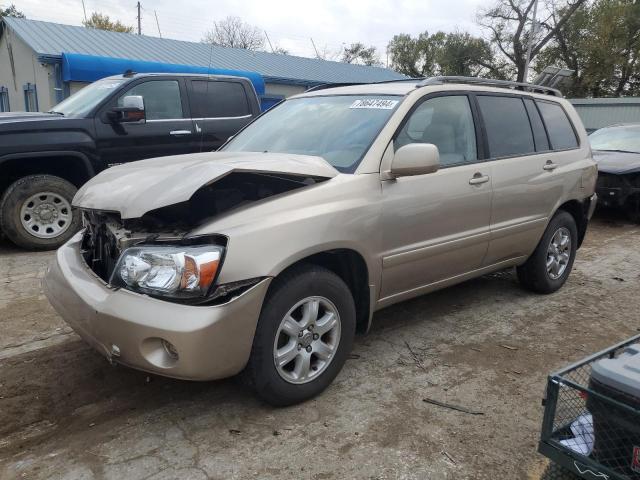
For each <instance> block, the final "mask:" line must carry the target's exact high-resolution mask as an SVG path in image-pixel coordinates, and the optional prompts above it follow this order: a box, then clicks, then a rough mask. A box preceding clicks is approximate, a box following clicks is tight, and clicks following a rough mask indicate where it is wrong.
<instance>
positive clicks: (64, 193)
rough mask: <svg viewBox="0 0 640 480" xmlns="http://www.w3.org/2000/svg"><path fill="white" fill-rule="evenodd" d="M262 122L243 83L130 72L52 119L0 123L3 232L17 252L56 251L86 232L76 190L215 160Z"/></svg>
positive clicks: (90, 90)
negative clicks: (133, 164) (186, 162)
mask: <svg viewBox="0 0 640 480" xmlns="http://www.w3.org/2000/svg"><path fill="white" fill-rule="evenodd" d="M259 113H260V103H259V100H258V97H257V95H256V92H255V89H254V88H253V85H252V83H251V82H250V81H249V80H248V79H246V78H242V77H227V76H211V75H180V74H134V73H130V72H129V73H126V74H124V75H118V76H113V77H108V78H104V79H102V80H99V81H97V82H95V83H92V84H91V85H89V86H87V87H85V88H83V89H82V90H80V91H79V92H77V93H75V94H74V95H72V96H70V97H69V98H67V99H66V100H64V101H63V102H61V103H59V104H58V105H56V106H55V107H54V109H53V110H51V111H50V112H47V113H3V114H0V229H1V230H2V233H4V235H5V236H6V237H7V238H8V239H9V240H11V241H12V242H13V243H15V244H16V245H18V246H21V247H24V248H28V249H34V250H35V249H40V250H42V249H51V248H56V247H58V246H60V245H61V244H63V243H64V242H65V241H66V240H67V239H69V238H70V237H71V236H72V235H73V234H74V232H76V231H77V230H78V228H79V227H80V224H81V219H80V216H79V215H78V214H77V213H76V212H74V211H73V210H72V208H71V200H72V198H73V196H74V194H75V192H76V190H77V188H78V187H80V186H81V185H82V184H83V183H84V182H86V181H87V180H88V179H89V178H91V177H92V176H94V175H96V174H97V173H98V172H100V171H101V170H104V169H105V168H108V167H110V166H112V165H116V164H119V163H124V162H130V161H133V160H141V159H143V158H150V157H160V156H166V155H178V154H182V153H191V152H199V151H210V150H215V149H217V148H218V147H220V146H221V145H222V144H223V143H224V142H225V141H226V140H227V139H228V138H229V137H230V136H232V135H234V134H235V133H236V132H237V131H238V130H240V129H241V128H242V127H244V126H245V125H246V124H247V123H248V122H250V121H251V120H252V119H253V118H254V117H256V116H257V115H259Z"/></svg>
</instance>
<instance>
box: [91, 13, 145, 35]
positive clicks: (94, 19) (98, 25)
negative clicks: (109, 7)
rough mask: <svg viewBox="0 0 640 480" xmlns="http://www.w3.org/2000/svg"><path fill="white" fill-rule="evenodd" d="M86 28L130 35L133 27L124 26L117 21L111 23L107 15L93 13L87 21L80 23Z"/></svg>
mask: <svg viewBox="0 0 640 480" xmlns="http://www.w3.org/2000/svg"><path fill="white" fill-rule="evenodd" d="M82 25H84V26H85V27H87V28H95V29H96V30H108V31H110V32H120V33H132V32H133V27H130V26H127V25H124V24H123V23H121V22H120V21H119V20H115V21H112V20H111V19H110V18H109V16H108V15H105V14H103V13H100V12H93V13H92V14H91V16H90V17H89V19H88V20H85V21H83V22H82Z"/></svg>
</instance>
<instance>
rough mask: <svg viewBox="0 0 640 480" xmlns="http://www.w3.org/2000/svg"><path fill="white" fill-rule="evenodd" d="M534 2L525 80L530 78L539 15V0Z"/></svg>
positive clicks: (525, 65)
mask: <svg viewBox="0 0 640 480" xmlns="http://www.w3.org/2000/svg"><path fill="white" fill-rule="evenodd" d="M534 2H535V3H534V4H533V21H532V22H531V30H530V32H529V45H528V46H527V59H526V60H525V62H524V77H523V78H522V81H523V82H526V81H527V80H528V79H529V63H531V50H532V48H533V42H534V41H535V36H536V22H537V20H536V17H537V16H538V0H534Z"/></svg>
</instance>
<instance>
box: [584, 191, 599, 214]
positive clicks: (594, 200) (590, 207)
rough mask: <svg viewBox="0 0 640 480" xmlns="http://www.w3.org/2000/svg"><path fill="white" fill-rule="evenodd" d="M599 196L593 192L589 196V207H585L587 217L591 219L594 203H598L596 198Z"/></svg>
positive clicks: (594, 207) (594, 209) (594, 208)
mask: <svg viewBox="0 0 640 480" xmlns="http://www.w3.org/2000/svg"><path fill="white" fill-rule="evenodd" d="M599 199H600V197H599V196H598V194H597V193H594V194H593V195H591V196H590V197H589V208H588V209H587V219H588V220H591V217H593V213H594V212H595V211H596V205H597V204H598V200H599Z"/></svg>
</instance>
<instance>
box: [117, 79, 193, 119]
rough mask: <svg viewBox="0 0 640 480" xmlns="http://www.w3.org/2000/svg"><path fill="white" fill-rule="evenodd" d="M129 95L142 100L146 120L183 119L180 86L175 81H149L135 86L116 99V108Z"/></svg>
mask: <svg viewBox="0 0 640 480" xmlns="http://www.w3.org/2000/svg"><path fill="white" fill-rule="evenodd" d="M130 95H140V96H142V97H143V98H144V108H145V110H146V116H147V120H171V119H175V118H184V115H183V112H182V99H181V97H180V85H178V82H177V81H176V80H150V81H148V82H144V83H141V84H139V85H136V86H135V87H133V88H131V89H129V90H128V91H127V92H126V93H124V94H123V95H121V96H120V98H118V106H120V107H121V106H122V102H123V99H124V97H127V96H130Z"/></svg>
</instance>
